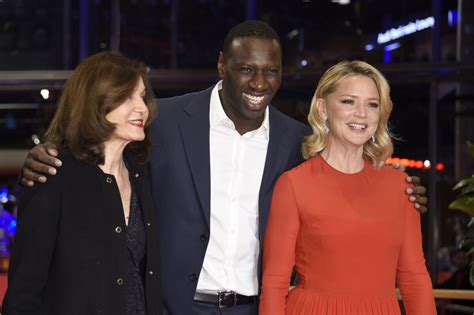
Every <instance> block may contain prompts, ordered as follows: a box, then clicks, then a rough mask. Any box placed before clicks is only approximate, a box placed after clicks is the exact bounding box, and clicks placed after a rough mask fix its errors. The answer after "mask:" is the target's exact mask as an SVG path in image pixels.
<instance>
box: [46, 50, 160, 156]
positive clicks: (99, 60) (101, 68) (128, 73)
mask: <svg viewBox="0 0 474 315" xmlns="http://www.w3.org/2000/svg"><path fill="white" fill-rule="evenodd" d="M146 72H147V71H146V68H145V65H144V64H143V63H141V62H139V61H136V60H132V59H129V58H127V57H125V56H124V55H122V54H120V53H117V52H100V53H97V54H94V55H92V56H90V57H88V58H86V59H85V60H84V61H83V62H81V64H80V65H79V66H78V67H77V68H76V69H75V70H74V71H73V72H72V74H71V76H70V77H69V79H68V80H67V82H66V85H65V87H64V90H63V93H62V95H61V98H60V100H59V105H58V109H57V111H56V113H55V115H54V117H53V120H52V121H51V124H50V125H49V127H48V130H47V131H46V134H45V139H46V140H47V141H50V142H52V143H54V144H55V145H56V146H57V147H58V149H60V148H64V147H67V148H68V149H69V150H70V151H71V153H72V154H73V155H74V157H75V158H76V159H78V160H80V161H84V162H87V163H91V164H103V163H104V145H103V144H104V142H106V141H107V140H108V139H110V136H111V135H112V133H113V131H114V129H115V125H114V124H113V123H111V122H109V121H108V120H107V119H106V118H105V116H106V115H107V114H108V113H110V112H111V111H112V110H114V109H115V108H117V107H118V106H120V105H121V104H122V103H123V102H125V100H126V99H127V98H128V97H130V96H131V95H132V94H133V92H134V90H135V88H136V87H137V84H138V82H139V79H140V78H142V79H143V83H144V85H145V104H146V106H147V108H148V111H149V116H148V120H147V121H146V122H145V129H144V130H145V140H143V141H140V142H132V143H129V144H128V145H127V147H126V150H127V151H129V152H131V153H132V154H133V155H134V157H135V159H136V160H137V161H138V162H141V163H144V162H146V160H147V159H148V157H149V154H150V151H151V139H150V136H149V127H150V123H151V122H152V120H153V119H154V117H155V116H156V104H155V97H154V94H153V90H152V88H151V85H150V82H149V81H148V78H147V75H146Z"/></svg>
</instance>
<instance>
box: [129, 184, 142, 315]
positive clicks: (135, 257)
mask: <svg viewBox="0 0 474 315" xmlns="http://www.w3.org/2000/svg"><path fill="white" fill-rule="evenodd" d="M127 248H128V272H127V276H128V277H127V281H126V283H127V314H128V315H145V314H146V311H145V293H144V291H145V290H144V286H143V279H144V277H145V255H146V232H145V223H144V222H143V216H142V210H141V207H140V204H139V203H138V199H137V195H136V193H135V188H134V187H133V185H132V195H131V200H130V217H129V220H128V227H127Z"/></svg>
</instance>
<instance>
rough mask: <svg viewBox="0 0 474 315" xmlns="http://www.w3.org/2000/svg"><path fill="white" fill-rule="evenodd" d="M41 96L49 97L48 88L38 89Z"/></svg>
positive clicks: (45, 98)
mask: <svg viewBox="0 0 474 315" xmlns="http://www.w3.org/2000/svg"><path fill="white" fill-rule="evenodd" d="M40 94H41V96H42V97H43V99H44V100H47V99H48V98H49V90H48V89H42V90H41V91H40Z"/></svg>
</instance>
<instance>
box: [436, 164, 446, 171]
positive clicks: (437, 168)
mask: <svg viewBox="0 0 474 315" xmlns="http://www.w3.org/2000/svg"><path fill="white" fill-rule="evenodd" d="M436 170H438V171H442V170H444V164H443V163H438V164H436Z"/></svg>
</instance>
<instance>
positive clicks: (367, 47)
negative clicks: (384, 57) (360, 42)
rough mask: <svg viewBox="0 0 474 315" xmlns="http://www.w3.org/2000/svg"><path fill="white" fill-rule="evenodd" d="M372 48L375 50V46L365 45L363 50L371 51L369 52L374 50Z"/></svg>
mask: <svg viewBox="0 0 474 315" xmlns="http://www.w3.org/2000/svg"><path fill="white" fill-rule="evenodd" d="M374 48H375V46H374V45H372V44H367V45H365V50H366V51H371V50H372V49H374Z"/></svg>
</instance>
